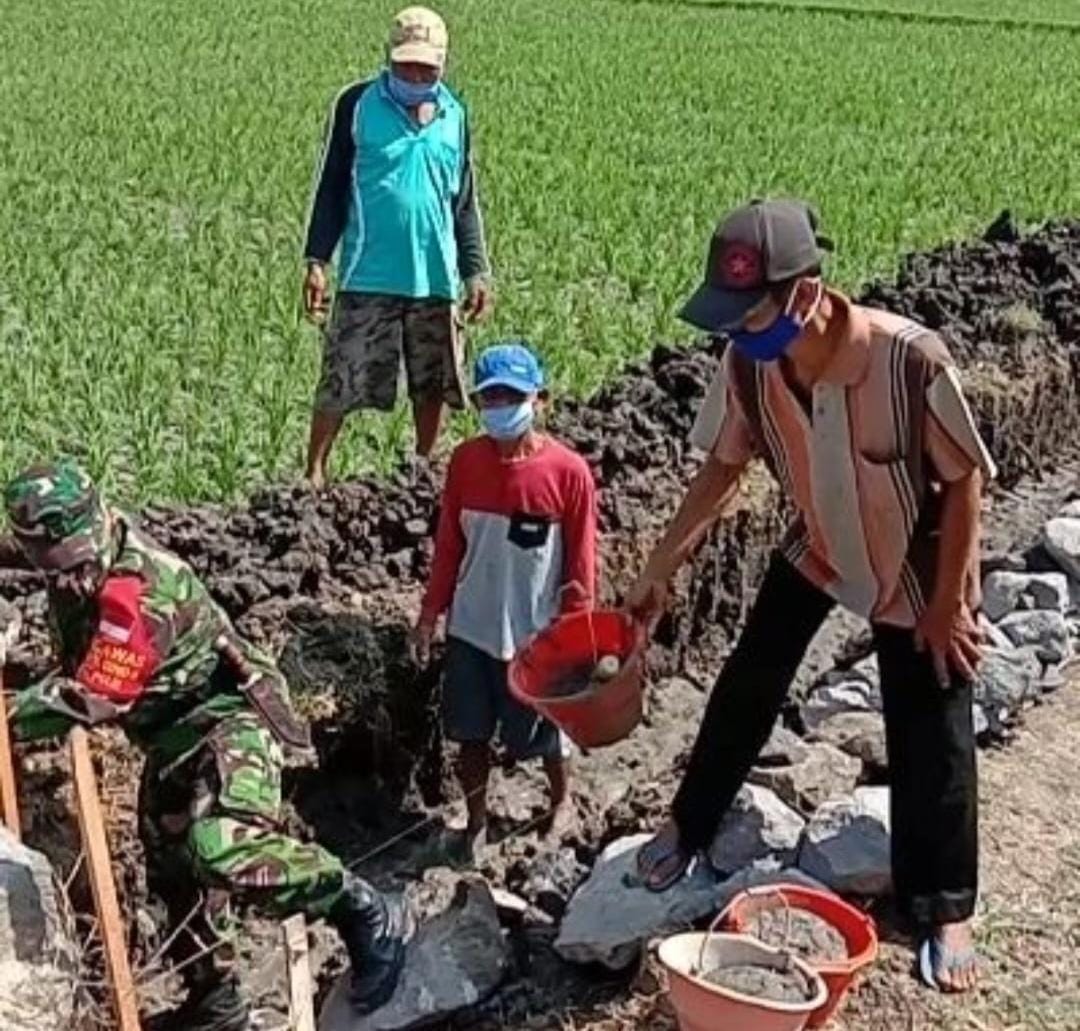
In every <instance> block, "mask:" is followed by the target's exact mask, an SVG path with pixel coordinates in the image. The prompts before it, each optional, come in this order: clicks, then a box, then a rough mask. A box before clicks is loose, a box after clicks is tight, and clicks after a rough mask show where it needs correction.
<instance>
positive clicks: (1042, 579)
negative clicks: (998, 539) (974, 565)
mask: <svg viewBox="0 0 1080 1031" xmlns="http://www.w3.org/2000/svg"><path fill="white" fill-rule="evenodd" d="M1022 601H1026V602H1028V604H1027V605H1026V606H1024V605H1022V604H1021V602H1022ZM982 607H983V612H985V613H986V616H987V618H988V619H990V620H992V621H993V622H995V623H996V622H997V621H998V620H1000V619H1003V618H1004V617H1005V616H1007V615H1008V614H1009V613H1010V612H1014V611H1015V610H1016V609H1018V608H1022V607H1027V608H1033V609H1052V610H1054V611H1056V612H1065V611H1066V609H1068V607H1069V581H1068V579H1067V578H1066V576H1065V574H1064V573H991V574H990V575H989V576H988V577H987V578H986V579H985V580H984V581H983V599H982Z"/></svg>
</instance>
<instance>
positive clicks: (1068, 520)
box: [1043, 516, 1080, 580]
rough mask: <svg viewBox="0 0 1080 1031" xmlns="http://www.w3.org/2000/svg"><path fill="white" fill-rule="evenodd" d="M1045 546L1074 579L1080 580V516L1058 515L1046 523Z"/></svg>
mask: <svg viewBox="0 0 1080 1031" xmlns="http://www.w3.org/2000/svg"><path fill="white" fill-rule="evenodd" d="M1043 546H1044V547H1045V548H1046V550H1047V551H1048V552H1049V553H1050V556H1051V558H1053V560H1054V561H1055V562H1056V563H1057V564H1058V565H1059V566H1061V568H1062V569H1063V570H1064V571H1065V572H1066V573H1068V574H1069V576H1071V577H1072V578H1073V579H1074V580H1080V518H1078V517H1076V516H1058V517H1057V518H1056V519H1051V520H1050V522H1048V523H1047V524H1046V529H1045V531H1044V532H1043Z"/></svg>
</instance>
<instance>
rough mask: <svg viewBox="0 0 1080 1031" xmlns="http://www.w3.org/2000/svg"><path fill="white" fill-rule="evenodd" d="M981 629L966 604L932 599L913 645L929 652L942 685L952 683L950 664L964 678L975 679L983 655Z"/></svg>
mask: <svg viewBox="0 0 1080 1031" xmlns="http://www.w3.org/2000/svg"><path fill="white" fill-rule="evenodd" d="M982 640H983V635H982V631H981V630H980V629H979V626H978V624H977V623H976V622H975V620H974V618H973V617H972V615H971V610H970V609H969V608H968V607H967V605H965V604H960V605H959V606H956V605H950V606H946V605H943V604H940V603H935V602H933V601H932V602H931V603H930V605H929V607H928V608H927V609H926V611H925V612H923V614H922V616H921V617H920V619H919V622H918V624H917V625H916V627H915V647H916V648H917V649H918V650H919V651H927V650H929V652H930V657H931V658H932V659H933V662H934V672H935V673H936V674H937V679H938V683H939V684H941V686H942V688H945V689H948V688H949V687H950V686H952V675H951V674H950V672H949V667H950V666H951V667H952V669H953V670H955V671H956V672H957V673H958V674H959V675H960V676H961V677H962V678H963V679H964V680H966V681H969V682H970V681H972V680H974V679H975V676H976V672H977V670H978V668H979V662H980V660H981V659H982V647H981V646H982Z"/></svg>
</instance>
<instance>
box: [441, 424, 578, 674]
mask: <svg viewBox="0 0 1080 1031" xmlns="http://www.w3.org/2000/svg"><path fill="white" fill-rule="evenodd" d="M538 443H539V446H538V448H537V450H536V451H534V452H533V453H532V454H530V455H528V456H526V457H524V458H515V459H507V458H504V457H503V456H502V455H501V454H500V453H499V450H498V447H497V445H496V444H495V442H494V441H493V440H492V439H491V438H490V437H488V436H481V437H474V438H473V439H472V440H468V441H466V442H465V443H464V444H461V445H460V446H459V447H458V448H457V449H456V450H455V451H454V454H453V456H452V458H451V459H450V468H449V471H448V472H447V477H446V487H445V489H444V492H443V500H442V511H441V513H440V516H439V528H438V533H437V536H436V539H435V559H434V564H433V567H432V571H431V580H430V582H429V584H428V589H427V592H426V593H425V595H424V602H423V608H422V612H423V615H424V617H425V618H427V619H434V618H436V617H437V616H439V615H440V614H441V613H443V612H445V611H447V610H449V616H448V618H447V633H448V634H450V635H452V636H454V637H458V638H461V639H462V640H464V641H467V642H469V643H470V644H472V645H474V646H475V647H477V648H480V649H482V650H483V651H485V652H487V653H488V654H490V655H493V656H494V657H496V658H499V659H510V658H512V657H513V655H514V653H515V652H516V651H517V649H518V648H519V647H520V646H521V645H522V644H523V643H524V642H525V640H526V639H527V638H529V637H530V636H532V635H533V634H534V633H536V632H537V631H538V630H541V629H543V627H545V626H547V624H548V623H550V622H551V620H552V619H553V618H554V617H555V615H557V614H558V613H559V612H560V611H562V612H566V611H573V610H575V609H581V608H588V607H590V606H591V605H592V604H593V599H594V597H595V593H596V486H595V484H594V482H593V477H592V472H591V471H590V469H589V466H588V464H587V463H586V462H585V460H584V459H583V458H582V457H581V456H580V455H579V454H577V452H575V451H572V450H571V449H570V448H568V447H566V446H565V445H563V444H560V443H559V442H558V441H556V440H552V439H551V438H549V437H542V438H540V440H539V442H538Z"/></svg>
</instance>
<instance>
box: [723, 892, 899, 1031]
mask: <svg viewBox="0 0 1080 1031" xmlns="http://www.w3.org/2000/svg"><path fill="white" fill-rule="evenodd" d="M781 906H790V907H791V908H792V909H804V910H806V911H807V912H809V913H813V914H814V915H815V916H818V917H821V919H822V920H824V921H825V922H826V923H828V924H830V925H831V926H833V927H835V928H836V930H837V931H839V933H840V934H841V935H842V936H843V939H844V942H845V943H846V945H847V952H848V958H847V959H846V960H843V961H841V962H838V963H819V962H814V961H809V960H808V961H807V962H808V963H809V965H810V966H811V967H812V968H813V969H814V970H816V971H817V972H818V973H819V974H820V975H821V977H822V979H823V980H824V982H825V985H826V987H827V988H828V990H829V997H828V999H827V1000H826V1002H825V1005H823V1006H822V1007H821V1008H820V1009H817V1010H815V1011H814V1012H813V1013H812V1014H811V1016H810V1019H809V1020H808V1021H807V1023H806V1026H807V1027H808V1028H815V1027H821V1026H822V1025H824V1024H827V1023H828V1022H829V1020H830V1018H831V1017H832V1016H833V1014H834V1013H835V1012H836V1011H837V1009H838V1008H839V1007H840V1004H841V1003H842V1002H843V1001H844V996H845V995H846V994H847V992H848V989H849V988H850V987H851V985H852V982H853V981H854V979H855V975H856V973H858V971H859V970H861V969H862V968H863V967H865V966H867V965H868V964H870V963H873V961H874V960H875V959H876V958H877V951H878V936H877V929H876V928H875V926H874V921H873V920H872V919H870V917H869V916H867V915H866V914H865V913H864V912H862V910H860V909H856V908H855V907H854V906H852V905H850V904H849V903H847V902H845V901H844V900H843V899H842V898H840V897H839V896H838V895H833V894H832V893H831V892H825V891H815V890H814V889H813V888H805V887H803V886H802V885H799V884H768V885H762V886H761V887H758V888H747V889H746V890H745V891H741V892H739V894H738V895H736V896H735V897H734V898H733V899H732V900H731V902H729V903H728V905H727V908H726V909H725V910H724V911H723V912H722V913H721V914H720V919H721V921H722V922H723V926H724V927H725V929H727V930H728V931H732V932H734V933H736V934H749V933H750V932H749V927H750V921H751V919H752V917H753V916H754V914H755V913H759V912H760V911H761V910H763V909H774V908H778V907H781Z"/></svg>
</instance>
